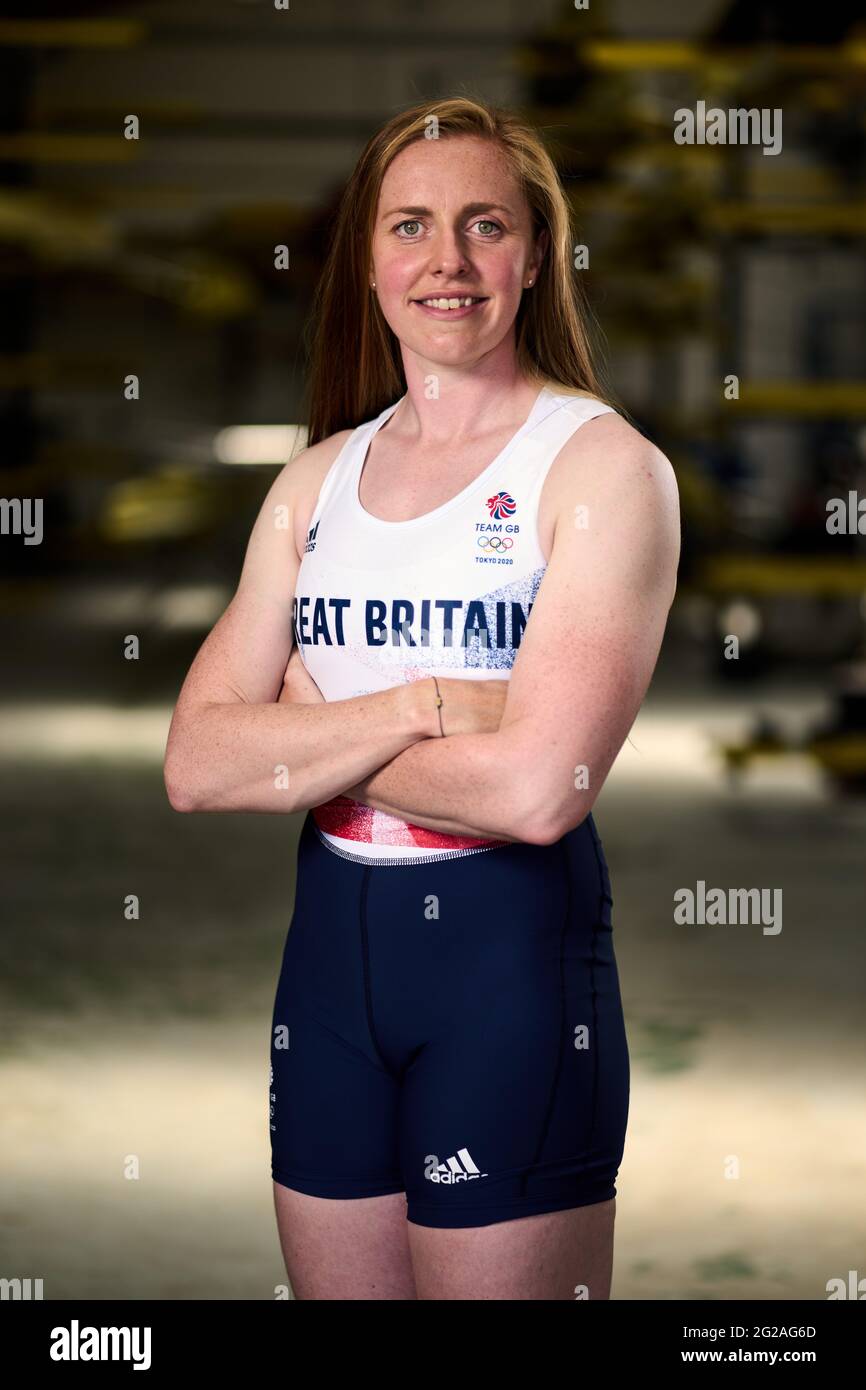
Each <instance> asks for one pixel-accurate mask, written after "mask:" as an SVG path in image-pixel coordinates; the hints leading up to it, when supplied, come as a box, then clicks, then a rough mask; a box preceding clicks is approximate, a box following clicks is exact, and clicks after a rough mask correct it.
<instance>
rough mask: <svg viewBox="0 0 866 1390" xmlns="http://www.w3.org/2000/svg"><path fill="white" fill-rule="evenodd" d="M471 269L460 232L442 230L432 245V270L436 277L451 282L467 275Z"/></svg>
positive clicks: (434, 238)
mask: <svg viewBox="0 0 866 1390" xmlns="http://www.w3.org/2000/svg"><path fill="white" fill-rule="evenodd" d="M468 269H469V258H468V256H467V255H466V251H465V249H464V246H463V243H462V241H461V238H460V234H459V232H457V231H456V230H453V229H450V230H449V229H448V228H440V229H439V231H438V232H437V233H436V235H435V236H434V237H433V239H432V241H431V243H430V270H431V273H432V274H434V275H439V276H441V277H442V278H443V279H446V280H449V279H451V278H452V277H454V276H457V275H465V274H466V272H467V270H468Z"/></svg>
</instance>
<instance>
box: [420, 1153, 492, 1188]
mask: <svg viewBox="0 0 866 1390" xmlns="http://www.w3.org/2000/svg"><path fill="white" fill-rule="evenodd" d="M424 1162H425V1164H426V1165H427V1166H426V1167H425V1169H424V1176H425V1178H429V1179H430V1181H431V1182H445V1183H454V1182H467V1181H468V1179H469V1178H486V1177H487V1174H486V1173H482V1172H479V1169H478V1166H477V1164H476V1163H475V1162H474V1161H473V1158H472V1155H471V1153H470V1152H469V1150H468V1149H458V1150H457V1154H456V1156H455V1157H453V1158H449V1159H447V1160H446V1161H445V1163H440V1162H439V1159H438V1158H437V1157H436V1155H435V1154H428V1155H427V1157H426V1158H425V1160H424Z"/></svg>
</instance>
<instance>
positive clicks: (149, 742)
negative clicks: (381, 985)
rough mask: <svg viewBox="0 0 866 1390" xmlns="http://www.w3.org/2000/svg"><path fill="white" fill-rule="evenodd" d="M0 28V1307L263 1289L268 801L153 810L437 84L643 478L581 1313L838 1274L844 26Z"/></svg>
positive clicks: (653, 2) (846, 134) (842, 1145)
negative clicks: (319, 302) (328, 280)
mask: <svg viewBox="0 0 866 1390" xmlns="http://www.w3.org/2000/svg"><path fill="white" fill-rule="evenodd" d="M4 13H5V16H6V17H5V18H4V19H3V20H2V21H0V109H2V119H0V290H2V317H0V334H2V342H0V471H2V487H0V492H2V497H3V498H4V499H5V500H4V502H3V504H2V505H3V530H2V535H0V564H2V586H0V633H2V635H0V643H2V652H3V656H4V663H3V665H4V681H3V687H2V724H0V764H2V771H3V774H4V775H3V778H2V792H0V796H2V810H3V867H2V882H3V918H4V925H3V935H2V942H3V967H2V979H0V1098H2V1106H0V1114H2V1118H0V1124H2V1130H3V1142H2V1146H0V1150H2V1157H0V1276H3V1277H4V1278H10V1279H11V1278H22V1279H24V1278H34V1279H35V1278H41V1279H43V1281H44V1296H45V1297H46V1298H104V1297H120V1298H129V1299H136V1298H145V1297H157V1298H254V1299H255V1298H273V1296H274V1288H275V1286H276V1285H279V1284H282V1283H284V1282H285V1272H284V1268H283V1265H282V1261H281V1258H280V1252H279V1246H278V1242H277V1236H276V1228H275V1225H274V1219H273V1210H272V1197H271V1179H270V1169H269V1148H268V1127H267V1114H266V1107H267V1068H268V1041H269V1039H268V1030H269V1027H270V1011H271V1006H272V1002H273V992H274V989H275V986H276V979H277V975H278V971H279V963H280V956H281V952H282V947H283V941H284V937H285V932H286V929H287V926H288V923H289V920H290V917H291V908H292V899H293V891H294V858H295V846H296V841H297V835H298V833H299V829H300V822H301V819H302V818H301V817H280V816H264V815H219V816H207V815H199V816H194V815H193V816H179V815H177V814H176V813H175V812H173V811H172V810H171V809H170V807H169V805H168V802H167V799H166V795H165V791H164V787H163V782H162V756H163V751H164V746H165V738H166V734H167V730H168V723H169V719H170V716H171V710H172V707H173V704H174V701H175V699H176V697H177V694H178V691H179V689H180V685H181V683H182V681H183V677H184V675H185V673H186V670H187V668H188V666H189V663H190V661H191V660H192V657H193V656H194V654H195V651H196V650H197V648H198V646H199V644H200V643H201V641H202V640H203V638H204V637H205V635H206V633H207V632H208V630H209V629H210V628H211V626H212V625H213V623H214V622H215V621H216V619H217V618H218V616H219V615H220V613H221V612H222V611H223V609H224V608H225V606H226V604H227V603H228V601H229V599H230V598H231V595H232V593H233V590H234V586H235V583H236V580H237V577H238V573H239V570H240V565H241V561H242V558H243V551H244V547H245V544H246V540H247V537H248V535H249V530H250V528H251V526H252V523H253V520H254V518H255V516H256V513H257V511H258V507H259V505H260V503H261V500H262V498H263V497H264V495H265V493H266V491H267V488H268V487H269V485H270V482H271V480H272V479H273V477H274V476H275V474H276V472H277V470H278V469H279V468H280V467H281V466H282V465H283V464H284V463H285V462H286V461H287V459H289V458H290V457H291V456H292V454H293V452H296V451H297V449H298V448H300V447H303V442H304V420H303V418H302V408H303V407H302V395H303V388H304V380H305V354H304V340H303V337H302V332H303V326H304V323H305V321H306V319H307V315H308V313H309V309H310V304H311V298H312V293H313V289H314V286H315V283H316V279H317V276H318V274H319V271H320V268H321V265H322V262H323V257H324V254H325V250H326V246H327V235H328V226H329V219H330V217H331V215H332V213H333V211H334V209H335V207H336V206H337V204H338V201H339V199H340V196H341V192H342V189H343V186H344V183H345V181H346V179H347V177H348V175H349V173H350V171H351V169H352V167H353V165H354V162H355V160H356V159H357V156H358V154H359V153H360V150H361V149H362V147H363V145H364V143H365V142H366V140H367V139H368V138H369V136H370V135H371V133H372V132H373V131H374V130H375V129H376V128H377V127H378V126H379V125H381V124H382V123H383V122H384V121H385V120H386V119H387V118H388V117H390V116H391V115H392V114H393V113H394V112H395V111H396V110H398V109H400V108H401V107H403V106H405V105H407V104H410V103H413V102H416V101H419V100H422V99H427V98H429V99H432V98H435V97H440V96H449V95H453V94H456V93H458V92H461V91H465V92H466V93H467V94H469V95H474V96H479V97H482V98H485V99H488V100H491V101H493V102H496V103H501V104H504V105H508V106H511V107H514V108H515V109H517V110H519V111H520V112H522V113H523V114H524V115H525V116H526V117H527V118H528V119H529V120H530V121H531V122H532V123H533V124H534V125H535V126H536V127H537V128H538V129H539V130H540V131H542V132H543V134H544V135H545V138H546V140H547V142H548V145H549V148H550V150H551V153H552V154H553V155H554V157H555V159H556V161H557V165H558V167H559V170H560V173H561V176H562V179H563V182H564V185H565V187H566V189H567V190H568V192H569V196H570V197H571V198H572V200H573V202H574V206H575V209H576V214H577V223H578V227H579V233H580V239H581V241H583V242H585V243H586V245H587V246H588V247H589V250H590V262H589V268H588V269H586V270H583V271H580V272H576V273H580V274H583V275H584V276H585V279H586V285H587V289H588V292H589V296H590V300H591V302H592V305H593V309H594V311H595V314H596V316H597V318H598V321H599V323H600V325H601V329H602V330H603V339H602V340H601V341H600V346H601V347H602V349H603V350H604V352H605V353H606V356H607V360H608V363H609V375H610V379H611V382H612V384H613V386H614V387H615V389H616V391H617V392H618V393H619V396H620V397H621V399H622V400H623V402H624V403H625V405H626V406H627V407H628V409H629V410H630V412H631V413H632V415H633V417H634V419H635V421H636V423H637V424H638V426H639V427H640V429H641V430H642V431H643V432H644V433H645V434H647V435H648V436H649V437H650V438H652V439H653V440H654V441H655V442H656V443H657V444H658V445H659V447H660V448H661V449H662V450H663V451H664V452H665V453H666V454H667V455H668V457H669V458H670V459H671V461H672V463H673V464H674V466H675V468H676V471H677V476H678V481H679V487H680V493H681V501H682V515H683V558H682V566H681V572H680V588H679V593H678V597H677V601H676V604H675V607H674V609H673V611H672V613H671V618H670V622H669V627H668V634H667V638H666V642H665V646H664V650H663V653H662V657H661V660H660V663H659V667H658V671H657V674H656V677H655V680H654V683H653V686H652V689H651V691H650V694H649V696H648V698H647V701H646V703H645V705H644V708H643V710H642V711H641V714H640V715H639V718H638V720H637V722H636V724H635V727H634V729H633V730H632V733H631V736H630V740H629V742H627V743H626V745H625V747H624V749H623V751H622V754H621V755H620V758H619V760H618V762H617V764H616V766H615V768H614V770H613V772H612V773H611V776H610V778H609V780H608V783H607V785H606V787H605V789H604V791H603V794H602V796H601V798H600V799H599V801H598V803H597V805H596V808H595V818H596V822H597V824H598V827H599V830H600V833H601V835H602V838H603V840H604V844H605V850H606V854H607V858H608V862H609V865H610V869H611V875H612V879H613V893H614V899H615V905H614V926H615V932H616V936H615V941H616V949H617V957H618V961H619V968H620V977H621V983H622V990H623V998H624V1004H625V1010H626V1022H627V1030H628V1037H629V1044H630V1049H631V1056H632V1098H631V1115H630V1124H629V1133H628V1138H627V1146H626V1153H625V1158H624V1162H623V1166H622V1169H621V1173H620V1180H619V1195H618V1199H617V1245H616V1257H615V1266H614V1284H613V1291H612V1296H613V1297H614V1298H620V1299H646V1298H664V1299H734V1298H755V1299H769V1298H774V1297H779V1298H783V1299H820V1298H825V1297H826V1296H827V1294H826V1285H827V1281H828V1280H829V1279H831V1278H842V1279H845V1280H847V1278H848V1271H849V1270H851V1269H854V1270H858V1271H859V1276H861V1277H862V1276H863V1275H866V1265H864V1261H866V1241H864V1235H866V1215H864V1203H863V1191H864V1178H866V1157H864V1155H866V1124H864V1111H863V1094H864V1088H863V1056H864V1009H863V998H864V960H866V933H864V930H863V928H864V908H863V903H864V878H866V875H864V864H866V855H864V831H866V802H864V789H866V680H864V674H863V672H864V652H866V648H864V630H866V552H864V547H866V536H864V532H866V516H861V517H860V527H859V530H858V513H857V501H858V499H859V498H864V497H866V476H864V474H866V425H864V404H866V385H864V366H866V334H864V315H866V295H864V289H866V267H864V258H863V233H864V228H866V196H864V172H866V169H864V142H866V26H864V21H863V19H862V18H861V17H860V15H861V13H862V11H861V10H860V7H859V6H857V5H856V4H855V3H854V0H825V3H823V4H821V5H820V6H817V7H809V8H808V9H798V7H796V6H793V5H791V4H790V3H785V2H784V0H732V2H731V0H688V3H687V0H649V2H648V0H607V2H606V3H605V2H604V0H593V2H592V4H591V7H590V9H589V10H585V11H581V10H577V9H575V7H574V6H573V5H572V4H570V3H565V2H564V0H531V3H530V4H525V3H521V4H517V3H510V0H497V2H496V3H495V4H494V3H492V0H475V3H474V4H473V5H472V6H471V7H469V6H466V5H465V4H459V3H456V2H454V3H452V0H437V3H436V4H435V5H433V4H427V3H424V0H414V3H411V4H409V3H397V0H367V3H365V4H364V5H363V6H356V5H349V4H337V3H327V2H326V0H318V2H317V3H316V4H315V5H313V4H305V3H302V0H293V2H292V4H291V7H290V8H288V7H285V8H283V7H278V6H275V5H274V4H273V3H271V2H270V0H208V3H207V4H201V3H192V0H175V2H174V3H171V4H169V3H167V0H165V2H164V3H146V0H144V2H142V3H124V2H123V0H116V2H115V3H111V4H108V3H92V4H76V3H74V2H73V3H59V0H58V3H42V2H41V0H33V3H28V4H26V5H20V6H16V5H15V4H12V5H6V6H5V7H4ZM699 101H703V102H705V103H706V106H707V107H708V108H709V107H720V108H723V109H725V110H728V109H730V108H760V109H768V110H769V111H773V110H776V109H779V110H781V111H782V112H783V148H782V150H781V152H780V153H778V154H776V155H765V154H764V153H763V152H762V149H761V147H760V146H755V145H710V144H691V145H681V144H677V143H676V142H675V141H674V138H673V129H674V123H675V118H674V113H675V112H676V111H677V110H678V109H679V108H682V107H688V108H691V109H695V107H696V104H697V103H698V102H699ZM129 137H132V138H129ZM281 248H282V249H281ZM27 498H30V499H34V498H41V499H42V500H43V508H44V510H43V519H42V528H41V536H40V535H39V534H38V533H36V532H32V528H29V529H30V530H31V532H32V534H31V535H30V537H29V539H30V540H33V541H34V542H35V541H38V543H28V535H27V532H28V515H29V513H28V511H27V505H26V503H25V504H23V510H22V505H21V504H20V503H17V502H16V501H15V499H27ZM834 498H838V499H842V502H844V504H845V507H846V508H847V511H846V516H847V522H845V524H844V525H843V527H842V528H841V530H840V532H839V533H838V534H832V533H831V532H830V531H829V530H828V503H830V502H831V501H832V499H834ZM863 510H864V511H866V502H864V504H863ZM131 637H135V638H137V639H138V642H139V644H140V645H139V649H138V652H137V659H128V656H129V654H130V638H131ZM732 638H736V639H737V641H736V642H732V640H731V639H732ZM699 881H703V882H705V883H706V885H707V887H708V889H709V888H710V887H721V888H724V889H725V890H727V889H730V888H745V889H748V888H761V889H767V890H769V891H770V892H771V893H772V892H773V891H774V890H782V893H783V903H784V919H783V927H782V930H781V931H780V932H777V933H776V934H775V935H771V934H768V933H765V932H764V931H763V930H762V927H761V926H760V925H759V924H751V925H750V924H747V923H746V924H739V925H729V926H721V925H696V926H685V925H679V924H677V923H676V922H675V921H674V894H675V893H676V892H677V890H678V889H681V888H684V887H686V888H691V889H693V890H694V889H695V887H696V884H697V883H698V882H699ZM132 895H134V896H135V897H136V898H137V900H138V909H137V912H138V915H137V916H136V915H135V912H134V910H131V909H130V908H129V906H128V904H129V901H130V898H131V896H132ZM129 1155H135V1156H136V1157H137V1159H138V1162H139V1163H140V1177H139V1179H138V1180H129V1179H128V1178H127V1177H125V1176H124V1173H125V1164H126V1163H127V1162H128V1156H129Z"/></svg>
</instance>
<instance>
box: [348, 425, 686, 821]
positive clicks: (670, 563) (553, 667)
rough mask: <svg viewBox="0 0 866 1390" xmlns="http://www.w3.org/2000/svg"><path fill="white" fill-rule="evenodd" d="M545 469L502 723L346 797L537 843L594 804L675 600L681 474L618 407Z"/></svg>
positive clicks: (440, 743)
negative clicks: (546, 490)
mask: <svg viewBox="0 0 866 1390" xmlns="http://www.w3.org/2000/svg"><path fill="white" fill-rule="evenodd" d="M549 477H550V484H551V488H552V499H553V507H554V511H553V514H554V516H555V518H556V524H555V530H554V540H553V546H552V549H551V553H550V557H549V560H548V565H547V569H546V571H545V574H544V577H543V579H542V582H541V585H540V587H539V591H538V595H537V598H536V600H535V603H534V604H533V606H532V612H531V614H530V616H529V621H528V623H527V626H526V630H525V632H524V634H523V640H522V642H521V645H520V650H519V652H518V654H517V657H516V659H515V662H514V666H513V668H512V671H511V679H510V682H509V684H508V692H507V698H506V701H505V710H504V713H503V715H502V719H501V722H500V725H499V730H498V732H496V733H485V734H480V735H477V734H470V735H467V736H465V737H462V738H455V739H450V738H446V739H435V738H434V739H428V740H426V741H425V742H423V743H416V744H413V746H412V747H410V748H407V749H405V750H404V751H403V752H402V753H400V754H398V755H397V757H395V758H394V759H392V760H391V762H389V763H388V764H387V766H385V767H382V768H380V769H379V770H378V771H376V772H373V773H371V774H369V775H368V776H367V777H365V778H362V779H360V780H359V782H358V784H357V785H356V786H354V787H351V788H349V790H348V792H347V795H349V796H353V797H355V798H356V799H357V800H359V801H363V802H366V803H367V804H368V805H371V806H375V807H376V808H377V809H379V810H383V811H387V812H389V813H390V814H392V815H398V816H402V817H403V818H404V819H407V820H413V821H415V822H416V823H418V824H420V825H433V826H434V828H437V829H443V830H446V831H449V832H451V833H461V834H462V833H472V834H480V835H493V836H497V837H498V836H499V835H500V834H501V835H502V838H513V835H512V836H509V835H507V834H503V833H502V832H503V830H505V829H506V828H507V827H508V826H510V827H511V828H512V831H515V830H516V831H517V833H518V835H519V838H520V839H521V840H526V841H529V842H531V843H539V844H549V843H552V842H554V841H555V840H557V839H559V838H560V836H562V835H563V834H565V833H566V832H567V831H568V830H570V829H572V828H573V827H574V826H576V825H579V824H580V822H581V821H582V820H584V819H585V817H586V816H587V815H588V814H589V812H590V811H591V809H592V806H593V804H594V802H595V800H596V798H597V796H598V794H599V792H600V791H601V788H602V785H603V784H604V781H605V778H606V777H607V775H608V772H609V771H610V768H611V766H612V764H613V762H614V760H615V758H616V756H617V754H618V752H619V750H620V748H621V747H622V745H623V743H624V742H625V739H626V737H627V735H628V731H629V729H630V728H631V726H632V724H633V723H634V720H635V718H636V716H637V713H638V710H639V709H640V706H641V703H642V701H643V699H644V696H645V694H646V691H647V688H648V686H649V682H650V680H651V678H652V673H653V670H654V668H655V664H656V661H657V659H658V653H659V649H660V647H661V642H662V638H663V635H664V629H665V625H666V622H667V615H668V611H669V609H670V605H671V603H672V601H673V597H674V593H675V589H676V571H677V563H678V560H679V549H680V522H679V504H678V498H677V487H676V479H675V476H674V472H673V469H672V467H671V465H670V463H669V461H668V460H667V459H666V458H665V456H664V455H663V454H662V453H660V451H659V450H658V449H656V448H655V446H654V445H652V444H651V443H650V442H649V441H648V440H646V439H645V438H644V437H643V436H642V435H640V434H639V433H638V431H637V430H635V429H633V428H632V427H631V426H630V425H629V424H628V423H627V422H626V421H624V420H622V419H621V418H620V417H618V416H615V415H606V416H602V417H601V418H600V419H597V420H593V421H590V422H588V423H587V424H586V425H584V426H582V427H581V428H580V429H579V430H577V431H576V432H575V434H574V435H572V437H571V439H570V440H569V442H568V444H567V445H566V446H565V447H564V448H563V449H562V450H561V451H560V454H559V455H558V457H557V459H556V461H555V463H554V465H553V466H552V468H551V471H550V475H549ZM521 788H523V789H525V790H524V791H523V792H521V790H520V789H521ZM515 799H518V800H519V801H520V808H519V810H520V814H519V815H518V816H517V817H515V815H514V814H513V807H512V808H509V804H508V803H509V801H512V802H513V801H514V800H515ZM509 811H511V813H510V814H509ZM432 817H436V818H437V819H436V820H435V822H434V821H433V820H432V819H431V818H432ZM521 831H522V833H521Z"/></svg>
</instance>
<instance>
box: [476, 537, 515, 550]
mask: <svg viewBox="0 0 866 1390" xmlns="http://www.w3.org/2000/svg"><path fill="white" fill-rule="evenodd" d="M478 544H479V545H480V547H481V549H482V550H510V549H511V547H512V546H513V544H514V541H513V540H512V539H511V537H510V536H479V537H478Z"/></svg>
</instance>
